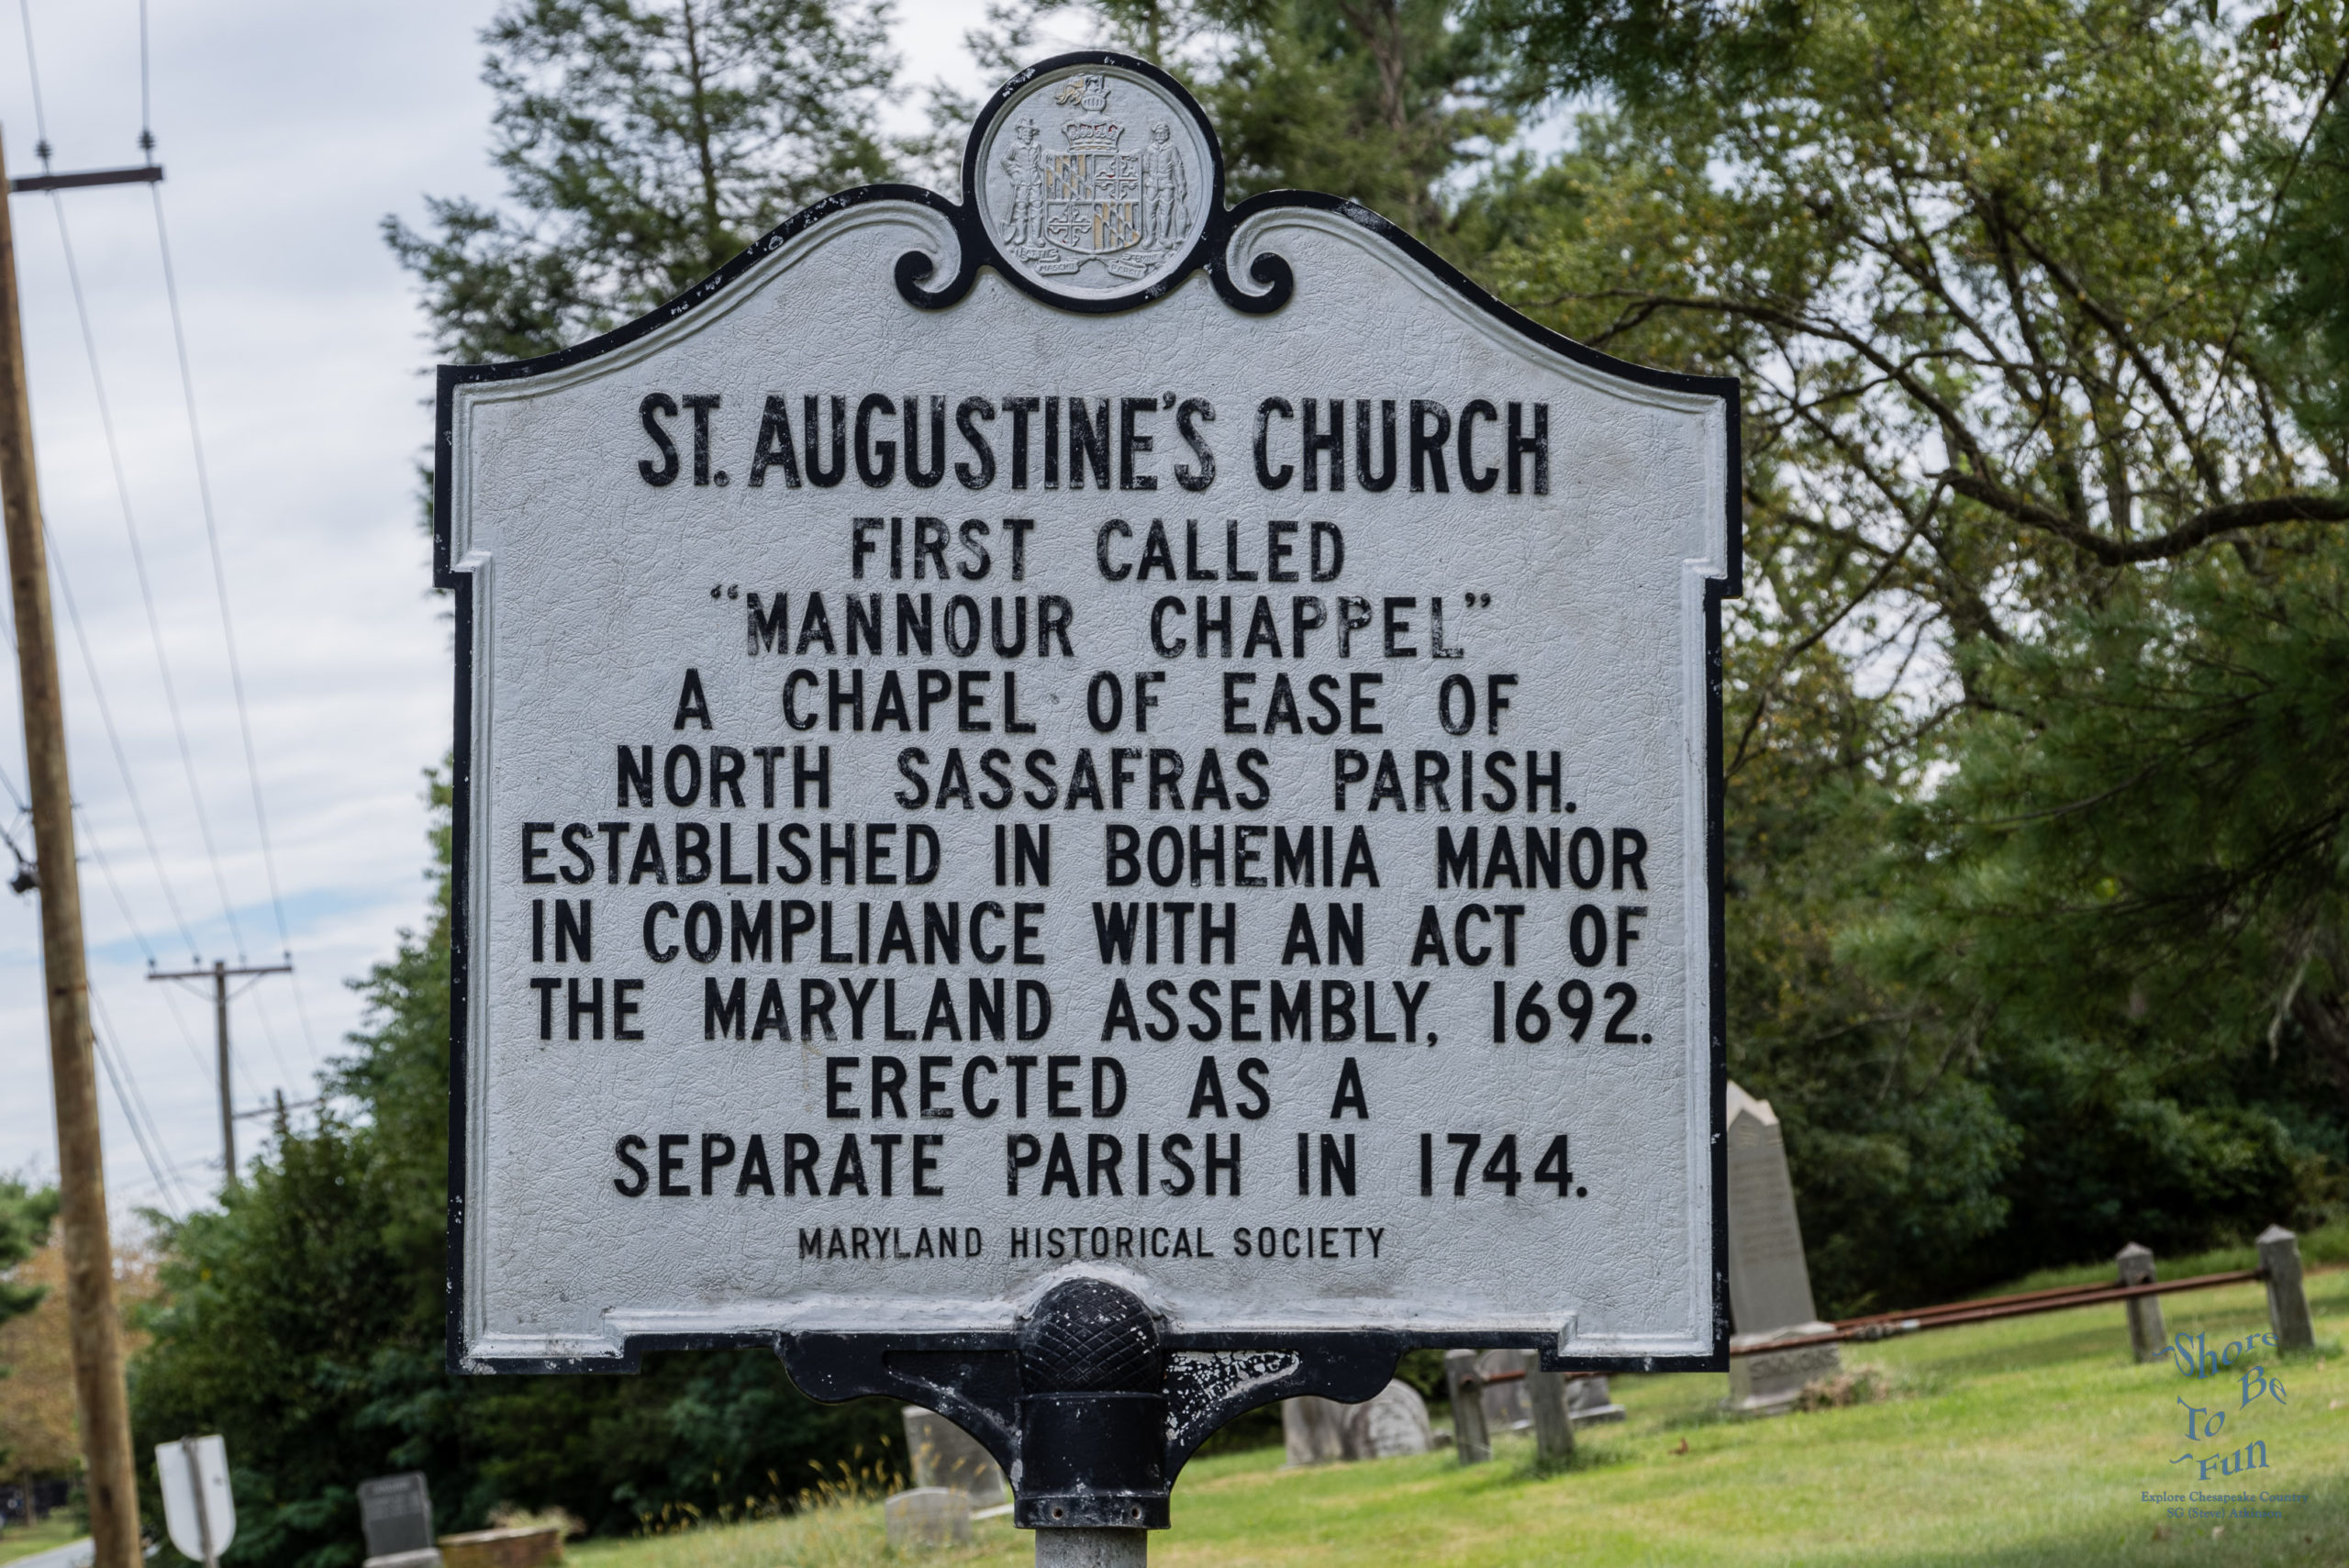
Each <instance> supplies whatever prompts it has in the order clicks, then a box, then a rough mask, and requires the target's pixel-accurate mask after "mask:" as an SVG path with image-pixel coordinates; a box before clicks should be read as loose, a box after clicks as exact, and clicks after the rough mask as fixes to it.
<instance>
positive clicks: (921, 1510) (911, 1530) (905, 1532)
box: [881, 1486, 971, 1551]
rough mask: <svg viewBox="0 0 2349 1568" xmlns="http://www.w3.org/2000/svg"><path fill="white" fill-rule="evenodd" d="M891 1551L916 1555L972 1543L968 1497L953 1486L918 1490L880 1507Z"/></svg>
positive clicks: (969, 1498)
mask: <svg viewBox="0 0 2349 1568" xmlns="http://www.w3.org/2000/svg"><path fill="white" fill-rule="evenodd" d="M881 1522H882V1524H883V1526H884V1527H885V1529H887V1531H888V1534H889V1550H891V1551H925V1550H932V1549H935V1548H938V1547H941V1546H968V1545H969V1544H970V1542H971V1496H970V1494H969V1493H967V1492H963V1491H959V1490H957V1489H956V1488H954V1487H952V1486H917V1487H915V1488H914V1489H913V1490H912V1491H910V1492H900V1493H898V1494H897V1495H896V1496H893V1497H891V1498H889V1499H888V1500H887V1501H886V1502H885V1503H883V1504H882V1505H881Z"/></svg>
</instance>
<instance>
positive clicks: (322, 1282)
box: [131, 778, 895, 1568]
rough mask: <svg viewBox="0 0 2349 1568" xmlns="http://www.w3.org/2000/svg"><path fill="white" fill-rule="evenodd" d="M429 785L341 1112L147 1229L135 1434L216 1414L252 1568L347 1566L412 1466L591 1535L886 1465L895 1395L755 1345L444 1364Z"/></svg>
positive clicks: (441, 1131) (439, 1491)
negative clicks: (568, 1518)
mask: <svg viewBox="0 0 2349 1568" xmlns="http://www.w3.org/2000/svg"><path fill="white" fill-rule="evenodd" d="M432 800H433V803H434V806H435V823H434V828H433V862H432V866H433V869H432V873H431V876H432V898H431V903H430V906H429V919H428V921H427V923H426V925H425V927H424V929H422V930H421V931H413V932H405V933H403V934H402V938H401V940H400V945H399V951H398V952H397V953H396V954H395V956H394V957H393V958H391V959H390V960H388V961H386V962H384V963H381V964H378V965H377V966H376V967H375V969H374V970H373V972H372V973H370V974H369V976H368V977H367V978H366V980H364V981H363V982H361V983H359V988H360V990H361V991H362V993H363V994H364V995H366V997H367V999H368V1002H369V1005H370V1007H369V1021H368V1025H367V1027H366V1028H365V1029H362V1031H361V1032H359V1033H358V1034H356V1035H354V1036H352V1037H351V1044H352V1046H353V1047H354V1050H353V1052H352V1054H351V1055H350V1056H348V1057H346V1058H343V1059H341V1060H340V1062H337V1063H336V1064H334V1066H333V1067H331V1068H330V1069H329V1071H328V1073H327V1075H326V1079H325V1083H324V1084H323V1085H322V1087H323V1088H324V1089H325V1091H326V1095H327V1097H328V1100H329V1101H330V1102H333V1103H338V1104H340V1105H343V1106H349V1107H351V1108H350V1110H349V1111H348V1112H347V1113H344V1114H338V1113H337V1112H336V1111H333V1110H328V1111H325V1112H322V1113H321V1114H320V1116H319V1118H318V1120H317V1123H316V1125H314V1126H312V1127H307V1128H301V1127H295V1126H293V1125H291V1124H289V1123H281V1124H280V1125H279V1127H278V1128H277V1129H276V1138H275V1140H274V1143H273V1148H272V1149H271V1150H270V1151H269V1152H268V1153H266V1154H265V1155H264V1156H263V1157H262V1159H260V1160H258V1161H256V1162H254V1163H253V1166H252V1169H251V1172H250V1177H249V1179H248V1180H247V1181H246V1182H245V1183H244V1184H242V1185H241V1186H240V1187H239V1188H238V1189H234V1190H233V1191H232V1192H231V1193H230V1194H229V1195H228V1196H227V1197H226V1198H225V1200H224V1203H223V1207H221V1208H220V1209H218V1210H217V1211H205V1212H201V1213H198V1214H195V1215H193V1216H191V1217H189V1218H187V1219H186V1220H184V1221H183V1222H181V1223H180V1224H179V1225H177V1226H175V1227H172V1228H171V1229H167V1230H166V1231H165V1233H164V1235H163V1238H162V1240H163V1263H162V1268H161V1286H162V1297H161V1301H160V1303H159V1304H158V1305H157V1306H156V1307H154V1308H153V1309H152V1310H151V1311H150V1313H149V1314H147V1316H146V1319H145V1322H146V1327H147V1328H148V1329H149V1330H150V1333H151V1335H152V1341H151V1343H150V1346H149V1347H148V1349H147V1350H146V1351H144V1352H143V1353H142V1354H140V1355H139V1357H138V1359H137V1361H136V1362H135V1363H134V1364H133V1367H132V1377H131V1407H132V1417H133V1420H134V1423H135V1425H136V1427H137V1429H138V1432H139V1440H140V1441H141V1442H144V1443H152V1442H157V1441H161V1440H166V1439H169V1438H173V1437H178V1436H181V1435H183V1434H184V1433H186V1432H189V1431H195V1430H216V1431H218V1432H220V1433H221V1434H222V1435H223V1436H224V1437H225V1438H226V1439H227V1440H228V1453H229V1458H230V1462H231V1464H232V1466H233V1467H234V1479H235V1483H236V1487H237V1498H238V1539H237V1543H236V1546H235V1548H234V1550H233V1551H232V1553H231V1555H232V1557H233V1558H235V1559H236V1560H237V1561H239V1562H250V1563H255V1564H267V1565H269V1568H355V1565H356V1564H357V1563H358V1562H360V1560H361V1558H362V1556H363V1555H364V1552H363V1547H362V1535H361V1530H360V1524H359V1511H358V1502H357V1488H358V1484H359V1483H360V1482H361V1481H362V1480H365V1479H366V1478H368V1477H369V1476H372V1475H380V1474H383V1473H386V1472H390V1471H397V1470H421V1471H423V1472H424V1473H425V1474H426V1476H427V1478H428V1481H429V1485H430V1488H431V1492H432V1500H433V1510H434V1515H435V1523H436V1525H437V1527H438V1528H440V1529H444V1530H445V1529H468V1528H475V1527H478V1526H480V1525H482V1524H483V1523H484V1522H486V1520H487V1518H488V1516H489V1514H490V1511H491V1510H492V1509H493V1508H494V1507H496V1506H498V1505H499V1504H501V1503H508V1504H517V1505H521V1506H524V1507H550V1506H560V1507H564V1508H567V1509H569V1510H570V1511H571V1512H572V1513H573V1514H575V1515H577V1516H578V1517H580V1518H583V1519H584V1520H585V1521H586V1522H587V1523H588V1525H589V1526H590V1527H591V1528H592V1529H596V1530H599V1531H626V1530H630V1529H635V1528H637V1527H638V1526H639V1525H640V1523H641V1522H642V1521H643V1520H644V1519H645V1518H655V1517H658V1516H660V1515H661V1513H662V1510H663V1509H664V1508H666V1509H671V1510H681V1509H682V1510H691V1511H693V1512H696V1513H698V1514H699V1515H701V1516H703V1517H717V1516H718V1515H720V1514H722V1513H724V1512H726V1511H728V1510H739V1509H740V1508H742V1507H744V1505H745V1503H746V1501H747V1502H749V1503H751V1504H752V1505H754V1506H757V1507H774V1508H776V1509H783V1508H788V1507H791V1506H792V1504H793V1502H794V1500H795V1499H796V1496H797V1495H798V1494H799V1493H800V1492H801V1491H803V1490H805V1489H806V1488H807V1486H809V1485H812V1484H813V1482H814V1481H815V1480H816V1479H817V1476H816V1474H815V1473H814V1472H815V1471H816V1470H817V1469H818V1467H820V1468H822V1469H823V1470H824V1471H826V1472H827V1473H829V1472H830V1470H831V1468H832V1466H833V1465H834V1464H835V1462H839V1461H842V1460H849V1461H852V1462H855V1460H856V1456H859V1455H863V1456H864V1458H863V1462H864V1463H866V1464H867V1465H869V1466H871V1467H874V1468H875V1469H877V1470H878V1471H879V1472H880V1473H882V1474H883V1475H884V1477H886V1475H887V1474H888V1473H890V1465H891V1462H892V1461H891V1452H892V1451H891V1449H890V1447H889V1445H888V1443H887V1437H888V1433H889V1430H890V1428H891V1427H892V1426H893V1425H894V1418H895V1407H893V1406H889V1405H887V1404H886V1403H885V1402H882V1401H865V1402H863V1403H861V1404H857V1405H852V1406H846V1407H829V1408H828V1407H818V1406H816V1405H815V1404H813V1403H812V1402H811V1401H809V1400H808V1399H807V1398H806V1397H805V1396H802V1395H801V1394H799V1393H798V1391H797V1390H796V1389H795V1388H793V1387H792V1385H791V1384H790V1381H789V1380H788V1379H787V1378H786V1377H785V1375H784V1372H783V1367H782V1363H781V1362H780V1361H779V1360H778V1359H777V1358H776V1357H775V1356H774V1354H773V1353H771V1352H769V1351H722V1352H714V1353H713V1352H702V1353H677V1354H671V1355H661V1356H653V1357H650V1358H648V1359H647V1363H646V1367H645V1370H644V1371H643V1372H642V1373H639V1374H637V1375H636V1376H633V1377H586V1376H575V1377H517V1378H469V1377H451V1375H450V1374H449V1373H448V1372H447V1371H446V1370H445V1368H444V1366H443V1364H442V1356H443V1338H442V1336H443V1325H444V1318H443V1312H444V1307H443V1305H442V1300H443V1298H442V1289H443V1265H444V1262H445V1258H446V1251H445V1234H446V1233H445V1230H444V1229H443V1221H442V1217H443V1215H444V1214H445V1212H446V1201H447V1199H446V1183H447V1171H448V1093H449V1090H448V1073H449V914H450V910H449V867H450V858H449V856H450V839H449V821H448V817H447V810H448V806H449V794H448V788H447V785H446V784H445V783H444V782H442V781H441V780H440V779H438V778H436V779H435V780H434V782H433V784H432ZM289 1284H291V1285H293V1286H295V1288H289ZM150 1484H151V1475H150ZM142 1506H144V1507H150V1509H151V1508H154V1507H157V1506H158V1499H157V1498H156V1497H154V1496H149V1497H148V1498H147V1499H146V1500H145V1502H144V1504H143V1505H142Z"/></svg>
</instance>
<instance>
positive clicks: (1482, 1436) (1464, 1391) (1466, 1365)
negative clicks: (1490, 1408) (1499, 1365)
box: [1443, 1351, 1493, 1464]
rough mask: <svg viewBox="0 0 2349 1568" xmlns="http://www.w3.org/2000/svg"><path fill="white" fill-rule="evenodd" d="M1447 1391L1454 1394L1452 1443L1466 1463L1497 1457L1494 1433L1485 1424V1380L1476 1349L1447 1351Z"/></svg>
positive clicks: (1445, 1355) (1444, 1380)
mask: <svg viewBox="0 0 2349 1568" xmlns="http://www.w3.org/2000/svg"><path fill="white" fill-rule="evenodd" d="M1443 1386H1444V1392H1446V1393H1447V1394H1449V1395H1451V1396H1452V1447H1453V1452H1455V1453H1457V1454H1458V1455H1459V1456H1460V1462H1461V1463H1463V1464H1482V1463H1484V1462H1485V1461H1486V1460H1488V1459H1490V1458H1492V1457H1493V1439H1492V1433H1491V1432H1490V1431H1489V1430H1488V1429H1486V1426H1485V1380H1484V1378H1483V1377H1482V1376H1480V1375H1479V1374H1478V1373H1477V1370H1476V1352H1475V1351H1444V1352H1443Z"/></svg>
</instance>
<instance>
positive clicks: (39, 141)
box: [17, 0, 145, 173]
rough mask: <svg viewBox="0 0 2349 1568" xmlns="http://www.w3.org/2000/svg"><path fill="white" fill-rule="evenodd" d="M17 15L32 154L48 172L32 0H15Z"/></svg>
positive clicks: (142, 4)
mask: <svg viewBox="0 0 2349 1568" xmlns="http://www.w3.org/2000/svg"><path fill="white" fill-rule="evenodd" d="M140 7H141V9H142V11H143V9H144V7H145V0H140ZM17 16H18V17H22V18H23V19H24V24H25V72H26V74H27V75H28V76H30V77H31V78H32V84H33V135H34V138H35V139H34V142H33V154H34V156H35V157H37V158H39V160H40V166H41V172H43V173H47V172H49V153H50V146H49V111H48V109H47V108H46V106H43V104H42V103H41V96H40V57H39V55H38V54H36V53H34V52H33V8H32V0H17Z"/></svg>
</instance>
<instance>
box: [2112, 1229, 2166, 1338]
mask: <svg viewBox="0 0 2349 1568" xmlns="http://www.w3.org/2000/svg"><path fill="white" fill-rule="evenodd" d="M2112 1261H2113V1262H2115V1263H2116V1264H2118V1265H2119V1267H2120V1271H2121V1284H2153V1283H2154V1252H2153V1249H2152V1248H2150V1247H2142V1246H2139V1245H2138V1244H2137V1243H2136V1242H2134V1241H2132V1242H2130V1243H2129V1245H2127V1246H2126V1247H2123V1248H2121V1251H2119V1252H2118V1253H2116V1254H2115V1255H2114V1257H2113V1260H2112ZM2121 1306H2122V1307H2123V1308H2124V1309H2125V1310H2126V1311H2127V1312H2128V1314H2129V1353H2130V1354H2132V1355H2133V1356H2135V1357H2136V1358H2137V1360H2138V1361H2140V1362H2149V1361H2158V1360H2160V1359H2161V1358H2162V1357H2164V1356H2165V1355H2167V1354H2169V1335H2168V1333H2167V1332H2166V1331H2165V1330H2164V1329H2163V1328H2162V1298H2161V1297H2160V1296H2131V1297H2130V1298H2129V1299H2128V1300H2127V1301H2125V1302H2123V1303H2121Z"/></svg>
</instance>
